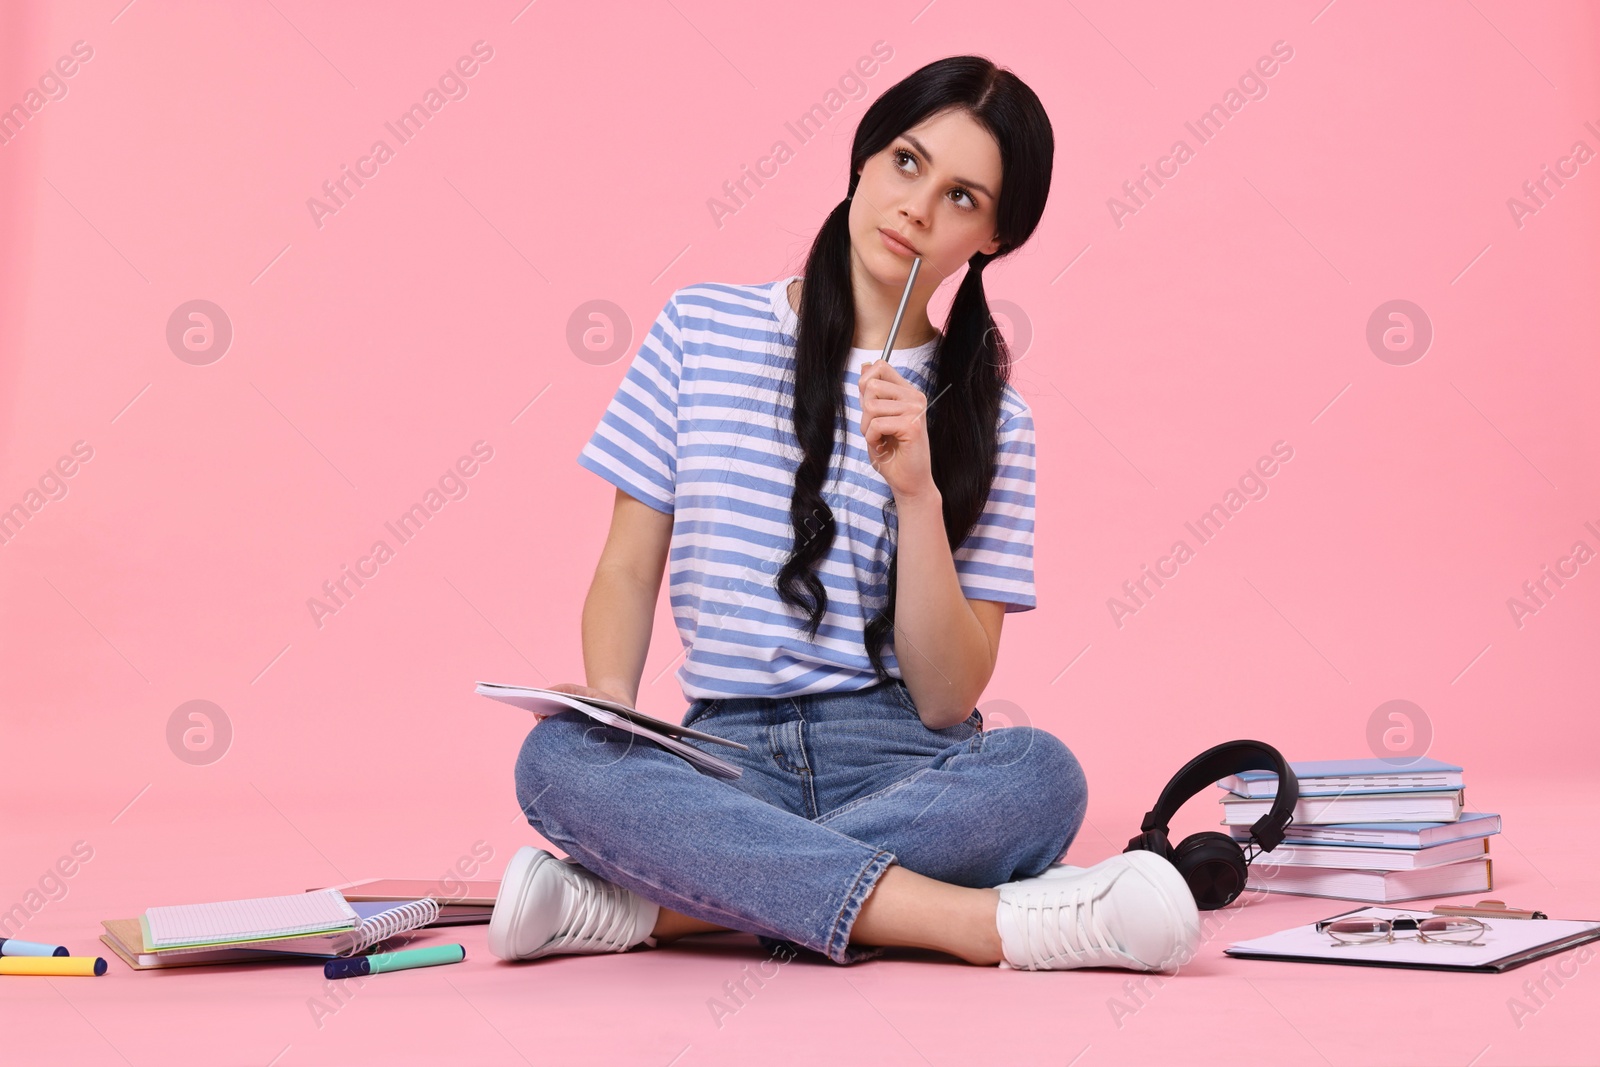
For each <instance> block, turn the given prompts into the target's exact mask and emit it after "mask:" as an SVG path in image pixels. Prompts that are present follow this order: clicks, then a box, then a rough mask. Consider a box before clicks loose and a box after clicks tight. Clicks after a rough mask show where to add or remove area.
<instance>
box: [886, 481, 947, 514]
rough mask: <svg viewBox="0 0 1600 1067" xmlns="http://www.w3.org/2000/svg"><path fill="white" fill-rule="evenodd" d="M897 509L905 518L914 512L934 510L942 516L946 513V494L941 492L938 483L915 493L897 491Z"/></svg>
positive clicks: (895, 499)
mask: <svg viewBox="0 0 1600 1067" xmlns="http://www.w3.org/2000/svg"><path fill="white" fill-rule="evenodd" d="M894 506H895V510H896V511H898V512H900V517H901V518H904V517H905V516H906V515H907V514H909V513H912V512H921V511H932V512H934V513H936V514H938V515H939V516H940V517H941V518H942V517H943V515H944V494H942V493H940V492H939V487H938V486H937V485H932V484H930V485H929V486H928V487H927V488H926V489H921V490H918V491H917V492H915V493H897V494H896V495H895V498H894Z"/></svg>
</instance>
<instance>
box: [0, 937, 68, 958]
mask: <svg viewBox="0 0 1600 1067" xmlns="http://www.w3.org/2000/svg"><path fill="white" fill-rule="evenodd" d="M65 955H68V952H67V946H65V945H42V944H40V943H39V942H37V941H19V940H17V939H16V938H14V937H0V956H65Z"/></svg>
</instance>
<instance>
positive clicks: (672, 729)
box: [475, 682, 750, 778]
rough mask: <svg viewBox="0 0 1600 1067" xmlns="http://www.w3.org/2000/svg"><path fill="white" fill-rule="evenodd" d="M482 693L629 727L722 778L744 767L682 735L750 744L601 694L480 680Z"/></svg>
mask: <svg viewBox="0 0 1600 1067" xmlns="http://www.w3.org/2000/svg"><path fill="white" fill-rule="evenodd" d="M475 692H477V693H478V695H480V696H486V697H489V698H491V699H493V700H498V701H500V702H501V703H503V704H510V705H511V706H512V707H516V708H521V709H523V710H524V711H531V712H533V714H534V715H535V717H537V718H540V719H547V718H549V717H550V716H551V715H558V714H560V713H561V712H563V711H567V710H569V709H570V710H574V711H581V712H582V713H583V714H585V715H587V716H589V718H591V719H594V720H595V721H596V722H601V723H605V724H606V725H607V726H615V727H616V728H617V729H619V730H626V731H627V732H628V733H630V734H635V735H637V736H639V737H643V738H645V739H646V740H649V741H654V742H655V743H656V744H658V745H660V746H661V747H662V748H664V749H666V750H667V751H668V752H671V753H673V754H674V755H677V756H681V757H682V758H684V759H686V760H688V761H689V762H690V763H691V764H693V765H694V766H695V767H697V768H699V769H700V770H703V771H706V772H708V773H710V774H714V775H716V776H718V777H720V778H738V777H739V776H741V775H742V774H743V773H744V770H743V768H741V767H739V766H738V765H737V764H733V763H729V762H728V761H727V760H725V759H719V758H718V757H716V756H713V755H711V754H710V753H709V752H702V751H700V750H699V749H698V748H695V747H694V746H693V745H686V744H684V743H683V742H682V741H679V740H678V738H679V737H693V738H696V739H698V740H701V741H709V742H712V743H713V744H718V745H727V746H729V747H730V748H739V749H744V750H746V751H748V750H749V748H750V746H749V745H742V744H740V743H739V742H737V741H729V740H728V739H727V738H723V737H717V736H716V735H715V734H708V733H703V732H701V731H699V730H691V729H690V728H689V727H687V726H683V725H681V724H679V723H673V722H666V721H665V720H663V719H657V718H655V717H654V716H652V715H646V714H645V713H644V712H642V711H639V710H638V709H636V708H630V707H628V706H627V705H626V704H618V703H617V702H616V701H614V700H602V699H600V698H599V697H582V696H577V695H575V694H573V693H558V692H556V691H554V690H552V689H540V688H538V687H536V686H531V685H501V684H499V683H497V682H479V683H478V687H477V689H476V690H475Z"/></svg>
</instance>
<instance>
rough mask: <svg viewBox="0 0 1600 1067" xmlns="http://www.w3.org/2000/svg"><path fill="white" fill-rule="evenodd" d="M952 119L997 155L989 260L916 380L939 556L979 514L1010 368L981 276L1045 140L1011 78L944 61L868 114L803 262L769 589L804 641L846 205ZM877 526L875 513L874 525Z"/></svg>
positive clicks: (1014, 226)
mask: <svg viewBox="0 0 1600 1067" xmlns="http://www.w3.org/2000/svg"><path fill="white" fill-rule="evenodd" d="M951 109H955V110H959V111H961V112H964V113H966V114H967V115H969V116H970V117H971V118H972V119H973V120H974V121H976V122H977V123H978V124H979V125H981V126H982V127H984V129H986V130H988V131H989V133H990V134H991V135H992V136H993V137H994V139H995V142H996V143H997V144H998V145H999V147H1000V161H1001V168H1002V180H1001V187H1000V198H999V201H998V203H997V205H996V212H997V215H998V218H997V223H998V232H999V235H1000V239H1001V242H1002V243H1001V245H1000V248H999V250H998V251H997V252H996V253H995V254H994V255H986V254H985V253H983V252H978V253H976V254H974V255H973V257H972V258H971V259H970V260H968V261H967V272H966V276H965V277H963V278H962V280H961V285H960V287H959V288H958V289H957V290H956V294H955V299H954V300H953V301H952V303H951V305H950V315H949V318H948V319H947V320H946V321H945V327H944V334H943V336H942V337H941V338H940V340H939V344H938V347H937V350H936V352H935V354H934V359H933V362H932V366H931V371H930V375H929V389H928V393H927V397H928V409H927V415H926V418H927V428H928V443H929V447H930V451H931V455H932V465H933V478H934V483H935V484H936V485H937V486H938V487H939V492H940V495H941V496H942V497H943V499H944V525H945V535H946V537H948V538H949V542H950V545H951V547H952V549H954V548H955V547H957V546H959V545H960V544H961V542H962V541H964V540H965V539H966V537H967V534H968V533H970V532H971V530H972V528H973V527H974V526H975V525H976V524H977V522H978V519H979V518H980V517H981V516H982V515H983V508H984V504H985V502H986V501H987V500H988V496H989V489H990V485H991V483H992V482H993V480H994V470H995V453H996V449H997V447H998V439H997V438H998V434H997V431H998V429H999V413H1000V401H1001V398H1002V397H1003V395H1004V393H1005V389H1006V385H1007V383H1008V382H1009V380H1010V375H1011V356H1010V352H1009V351H1008V350H1007V348H1006V343H1005V339H1004V337H1002V336H1001V334H1000V331H999V329H997V328H996V326H995V322H994V318H993V316H992V315H991V314H990V313H989V302H988V300H987V299H986V298H985V296H984V292H983V268H984V267H985V266H987V265H988V264H989V262H990V261H992V260H995V259H998V258H1000V257H1002V256H1006V255H1009V254H1011V252H1013V251H1015V250H1016V249H1017V248H1018V247H1019V246H1021V245H1022V244H1023V243H1024V242H1025V241H1027V239H1028V238H1029V237H1030V236H1031V235H1032V234H1033V231H1034V228H1035V227H1036V226H1038V224H1039V217H1040V215H1042V214H1043V213H1044V204H1045V199H1046V198H1047V197H1048V196H1049V192H1050V170H1051V162H1052V158H1053V156H1054V153H1055V137H1054V135H1053V134H1052V132H1051V129H1050V120H1049V118H1048V117H1046V115H1045V112H1044V107H1043V106H1042V105H1041V104H1040V103H1039V98H1038V97H1037V96H1035V95H1034V93H1033V90H1032V89H1029V88H1028V86H1027V85H1026V84H1024V83H1023V82H1022V80H1021V79H1019V78H1018V77H1017V76H1016V75H1015V74H1012V73H1011V72H1010V71H1008V70H1005V69H1003V68H1001V67H998V66H996V65H995V64H994V63H992V62H990V61H989V60H988V59H985V58H983V57H982V56H951V57H949V58H946V59H941V60H937V61H936V62H933V63H929V64H928V65H927V66H924V67H922V68H921V69H919V70H917V71H915V72H914V73H912V74H911V75H909V76H908V77H906V78H904V79H903V80H901V81H900V82H897V83H896V84H895V85H893V86H891V87H890V88H889V89H887V90H885V92H884V93H883V95H882V96H880V97H878V99H877V100H875V101H873V103H872V106H871V107H869V108H867V111H866V114H865V115H863V116H862V117H861V123H860V125H858V126H857V127H856V134H855V140H854V142H853V143H852V145H851V147H850V192H849V195H848V196H846V197H845V199H843V200H841V201H840V202H839V204H838V205H837V206H836V207H835V208H834V209H833V211H832V212H831V213H829V215H828V218H827V220H826V221H825V222H823V224H822V228H821V229H820V230H818V231H817V236H816V239H815V240H814V241H813V242H812V244H811V251H810V252H809V253H808V254H807V256H806V263H805V271H804V274H805V283H804V285H803V286H802V287H801V292H800V310H799V314H798V321H799V325H798V328H797V330H796V336H795V346H796V347H795V385H794V433H795V437H796V438H797V439H798V441H799V443H800V446H801V448H802V449H803V453H804V454H803V456H802V458H801V460H800V465H799V468H798V470H797V471H796V472H795V484H794V496H793V498H792V499H791V501H790V504H789V519H790V522H791V523H792V524H793V527H794V531H795V538H794V548H793V550H792V552H791V554H790V556H789V558H788V560H787V561H786V562H785V563H784V565H783V567H782V568H781V569H780V570H779V571H778V577H777V582H776V587H777V592H778V595H779V597H781V598H782V599H783V600H784V601H785V602H786V603H788V604H790V605H792V606H794V607H796V608H799V609H801V610H802V611H805V612H806V613H807V616H808V619H807V632H808V633H809V635H810V637H811V638H812V639H813V640H814V639H815V638H816V635H817V631H818V629H819V628H820V627H821V625H822V618H823V615H824V614H825V613H826V612H827V608H828V594H827V591H826V590H825V589H824V587H823V584H822V580H821V579H820V578H819V577H818V576H817V575H816V574H815V573H814V572H813V570H812V568H813V566H814V565H816V564H817V563H818V562H819V561H820V560H822V559H823V558H824V557H825V556H826V555H827V554H828V550H829V548H830V547H831V546H832V544H833V539H834V535H835V533H836V531H837V526H836V524H835V522H834V518H833V512H832V510H831V509H830V508H829V507H828V505H827V503H826V501H825V500H824V499H823V496H822V487H823V485H824V484H825V482H826V479H827V477H828V472H829V467H830V465H831V461H832V457H833V451H834V442H835V435H836V432H837V430H838V428H839V427H840V426H841V425H847V423H846V422H845V420H846V418H847V417H848V407H847V406H846V403H845V397H844V379H845V369H846V367H845V361H846V360H847V359H848V358H849V353H850V347H851V342H852V340H853V338H854V334H855V318H856V309H855V295H854V291H853V290H852V289H851V284H850V222H849V215H850V197H851V196H854V195H855V191H856V184H857V182H858V181H859V180H860V174H859V173H858V172H859V171H860V170H861V168H862V167H863V166H864V165H865V164H866V162H867V160H868V158H869V157H871V156H873V155H875V154H877V153H878V152H880V151H882V150H883V149H884V148H885V147H887V146H888V145H889V144H890V143H891V142H893V140H894V139H895V138H896V137H898V136H900V134H902V133H904V132H905V131H906V130H908V129H910V128H911V127H913V126H916V125H917V124H918V123H920V122H922V121H923V120H924V119H927V118H929V117H930V116H932V115H934V114H936V113H939V112H943V111H947V110H951ZM941 401H942V402H941ZM888 518H889V517H888V515H887V514H885V516H884V522H885V524H887V523H888ZM897 562H898V552H896V553H895V554H894V555H891V557H890V560H889V577H888V587H889V597H888V600H887V602H886V603H885V605H884V608H883V610H882V611H881V612H880V613H879V614H878V615H876V616H875V617H874V618H873V619H872V620H871V621H869V622H868V623H867V627H866V646H867V655H868V657H869V658H870V659H871V661H872V667H873V671H874V672H875V673H876V674H877V675H878V677H879V679H880V680H881V679H884V678H887V677H889V674H888V671H887V670H886V669H885V668H884V665H883V646H884V645H885V644H886V643H887V642H888V641H889V640H890V639H891V638H892V636H893V634H894V602H895V586H896V571H897Z"/></svg>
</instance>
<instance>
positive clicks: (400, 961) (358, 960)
mask: <svg viewBox="0 0 1600 1067" xmlns="http://www.w3.org/2000/svg"><path fill="white" fill-rule="evenodd" d="M466 958H467V950H466V946H464V945H432V946H430V947H428V948H408V949H406V950H405V951H403V952H374V953H373V954H372V955H370V956H348V957H344V958H340V959H332V960H329V961H328V962H326V963H324V964H323V965H322V976H323V977H324V978H360V977H362V976H364V975H369V974H382V973H383V972H384V971H404V970H407V969H409V968H412V967H433V966H436V965H438V964H441V963H460V962H461V961H462V960H464V959H466Z"/></svg>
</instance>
